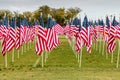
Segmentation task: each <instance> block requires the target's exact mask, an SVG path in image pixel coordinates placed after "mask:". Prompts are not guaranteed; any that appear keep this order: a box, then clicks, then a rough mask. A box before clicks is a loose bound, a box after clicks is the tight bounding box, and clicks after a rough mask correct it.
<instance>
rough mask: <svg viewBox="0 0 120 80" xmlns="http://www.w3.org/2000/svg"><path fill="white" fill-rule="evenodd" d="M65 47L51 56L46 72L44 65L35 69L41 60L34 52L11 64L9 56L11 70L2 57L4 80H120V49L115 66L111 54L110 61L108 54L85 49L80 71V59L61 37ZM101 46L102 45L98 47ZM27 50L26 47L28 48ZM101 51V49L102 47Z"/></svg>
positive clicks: (1, 77)
mask: <svg viewBox="0 0 120 80" xmlns="http://www.w3.org/2000/svg"><path fill="white" fill-rule="evenodd" d="M60 41H61V44H60V45H59V46H58V47H57V48H56V49H54V50H53V51H52V52H50V54H49V57H48V59H47V62H46V63H45V64H44V68H42V67H41V58H40V62H39V63H38V65H37V66H36V67H33V65H34V63H35V62H36V60H37V59H38V58H39V57H40V56H38V55H36V54H35V52H34V45H32V48H31V49H30V50H29V51H27V52H24V54H23V55H21V54H20V59H17V53H18V52H17V51H15V62H14V63H12V62H11V55H12V54H11V52H8V68H5V67H4V57H3V56H2V55H0V80H119V79H120V76H119V75H120V68H118V69H117V68H116V57H117V50H118V49H117V48H116V50H115V52H114V62H113V63H111V62H110V60H111V54H109V55H108V59H106V56H105V54H104V55H102V53H99V51H96V49H95V48H94V47H92V53H91V54H88V53H87V51H86V48H85V47H84V48H83V57H82V67H81V68H79V64H78V62H77V59H76V56H75V55H74V53H73V51H72V48H71V47H70V45H69V43H68V41H67V39H66V38H65V37H64V36H60ZM98 44H99V43H98ZM24 47H25V46H24ZM99 49H100V47H99Z"/></svg>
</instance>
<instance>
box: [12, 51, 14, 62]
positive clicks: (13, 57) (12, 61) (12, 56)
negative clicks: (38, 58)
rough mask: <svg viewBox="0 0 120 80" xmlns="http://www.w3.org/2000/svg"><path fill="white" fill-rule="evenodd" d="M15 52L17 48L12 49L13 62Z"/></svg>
mask: <svg viewBox="0 0 120 80" xmlns="http://www.w3.org/2000/svg"><path fill="white" fill-rule="evenodd" d="M14 52H15V49H13V51H12V62H14Z"/></svg>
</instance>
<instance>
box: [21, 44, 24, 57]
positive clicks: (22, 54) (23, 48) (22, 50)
mask: <svg viewBox="0 0 120 80" xmlns="http://www.w3.org/2000/svg"><path fill="white" fill-rule="evenodd" d="M23 49H24V48H23V45H22V52H21V54H22V55H23V51H24V50H23Z"/></svg>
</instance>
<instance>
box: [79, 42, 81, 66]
mask: <svg viewBox="0 0 120 80" xmlns="http://www.w3.org/2000/svg"><path fill="white" fill-rule="evenodd" d="M81 63H82V40H81V50H80V60H79V67H80V68H81Z"/></svg>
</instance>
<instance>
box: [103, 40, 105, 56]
mask: <svg viewBox="0 0 120 80" xmlns="http://www.w3.org/2000/svg"><path fill="white" fill-rule="evenodd" d="M104 46H105V42H104V41H103V49H102V55H104Z"/></svg>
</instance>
